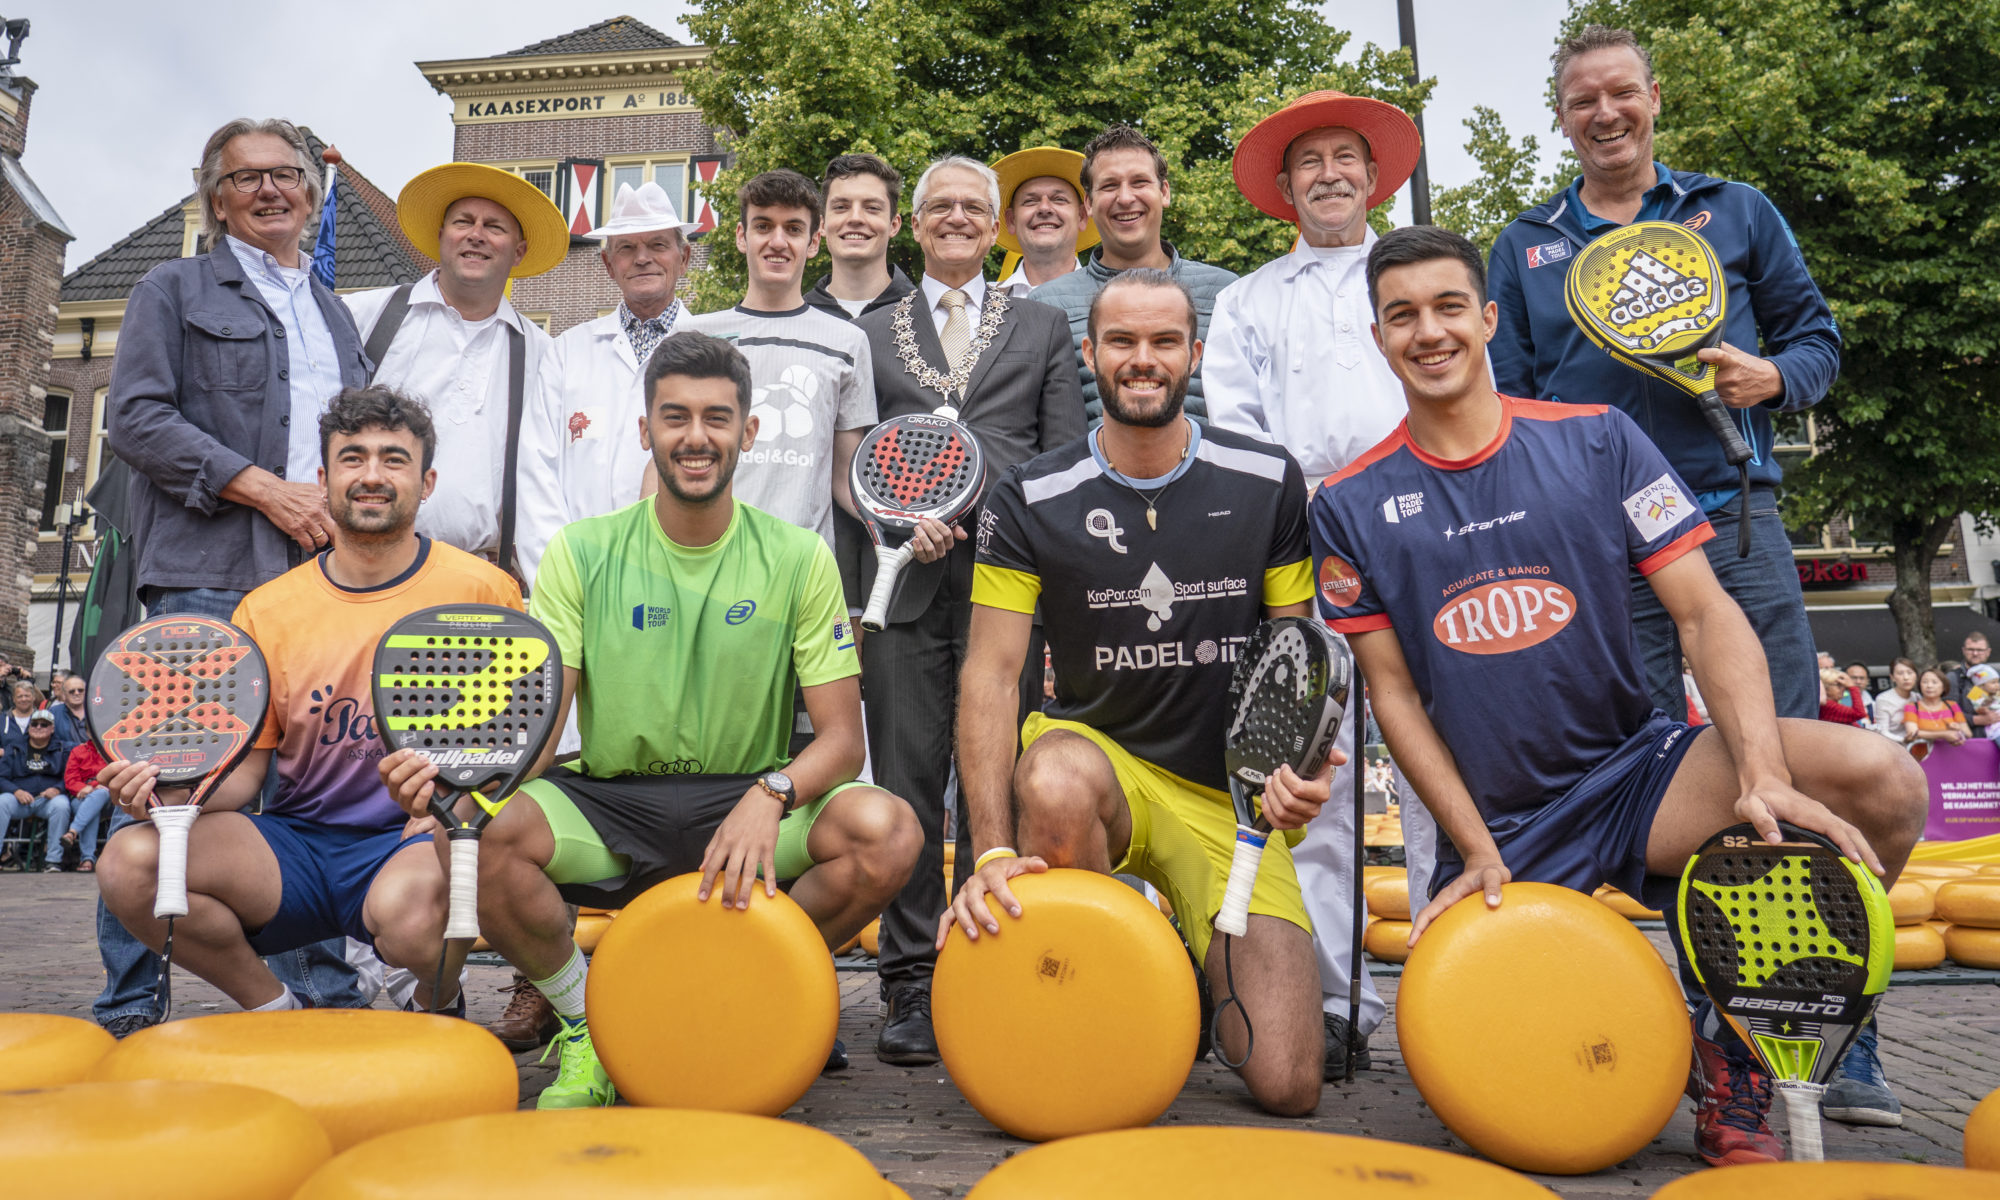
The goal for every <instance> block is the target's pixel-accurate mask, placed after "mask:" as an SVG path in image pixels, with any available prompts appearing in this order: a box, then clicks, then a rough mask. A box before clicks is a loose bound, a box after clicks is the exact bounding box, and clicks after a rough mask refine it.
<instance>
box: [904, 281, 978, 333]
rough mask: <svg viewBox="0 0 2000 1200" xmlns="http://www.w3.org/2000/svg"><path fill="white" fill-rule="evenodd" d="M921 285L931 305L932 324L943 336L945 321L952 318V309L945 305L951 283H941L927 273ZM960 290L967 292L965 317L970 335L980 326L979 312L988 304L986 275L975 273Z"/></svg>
mask: <svg viewBox="0 0 2000 1200" xmlns="http://www.w3.org/2000/svg"><path fill="white" fill-rule="evenodd" d="M919 286H921V287H922V288H923V291H924V303H925V304H928V305H930V314H931V326H932V328H934V329H936V330H937V331H938V336H939V337H943V336H944V323H945V322H946V321H947V320H950V319H951V310H950V309H948V308H946V307H945V306H944V304H943V300H944V294H945V293H946V292H948V291H950V290H951V285H950V284H948V283H939V282H938V281H937V280H935V279H932V278H931V277H930V276H928V275H926V276H924V281H923V283H922V284H920V285H919ZM958 290H959V291H961V292H964V293H965V319H966V321H967V322H968V324H967V326H966V333H967V334H968V335H970V334H971V332H972V331H973V330H975V329H977V328H979V314H980V312H981V311H983V310H984V309H985V306H986V276H985V275H983V274H981V275H974V276H973V277H972V279H971V280H970V281H969V282H967V283H966V284H965V286H963V287H961V288H959V289H958Z"/></svg>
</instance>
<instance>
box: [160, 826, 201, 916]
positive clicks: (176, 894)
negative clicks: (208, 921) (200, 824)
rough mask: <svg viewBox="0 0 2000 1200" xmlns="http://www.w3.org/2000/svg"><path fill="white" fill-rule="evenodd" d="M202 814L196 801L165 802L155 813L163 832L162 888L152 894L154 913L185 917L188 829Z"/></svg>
mask: <svg viewBox="0 0 2000 1200" xmlns="http://www.w3.org/2000/svg"><path fill="white" fill-rule="evenodd" d="M200 815H201V807H200V806H199V805H195V804H165V805H161V806H160V807H158V808H155V809H154V810H153V812H152V818H153V828H154V830H155V831H157V832H158V833H159V835H160V865H159V887H158V889H157V890H156V891H155V892H154V895H153V916H154V918H155V919H163V918H166V917H185V916H187V911H188V893H187V878H188V830H189V829H191V828H193V827H194V819H195V818H196V817H198V816H200Z"/></svg>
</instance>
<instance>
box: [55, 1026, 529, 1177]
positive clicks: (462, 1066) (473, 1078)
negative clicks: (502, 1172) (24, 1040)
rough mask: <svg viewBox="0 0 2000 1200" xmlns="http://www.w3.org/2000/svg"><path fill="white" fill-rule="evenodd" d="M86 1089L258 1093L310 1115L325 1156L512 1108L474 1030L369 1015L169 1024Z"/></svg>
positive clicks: (125, 1051)
mask: <svg viewBox="0 0 2000 1200" xmlns="http://www.w3.org/2000/svg"><path fill="white" fill-rule="evenodd" d="M91 1077H92V1078H94V1079H99V1080H133V1079H184V1080H202V1081H205V1082H210V1083H237V1084H244V1085H247V1086H251V1087H260V1088H266V1089H268V1090H270V1091H273V1092H276V1093H278V1094H279V1095H281V1096H284V1097H286V1098H287V1099H289V1100H291V1101H293V1102H294V1103H296V1104H298V1105H299V1106H300V1107H301V1108H303V1109H305V1110H306V1111H307V1112H309V1113H311V1114H312V1115H313V1117H314V1119H316V1120H317V1121H318V1122H319V1123H320V1125H321V1126H322V1127H323V1128H324V1129H325V1130H326V1133H327V1136H328V1137H329V1138H331V1139H332V1141H333V1148H334V1150H335V1151H336V1152H338V1151H341V1150H345V1149H347V1148H348V1147H349V1146H352V1145H355V1144H357V1143H359V1142H365V1141H367V1140H368V1139H369V1138H372V1137H375V1136H376V1135H378V1134H383V1133H387V1132H389V1131H390V1130H393V1129H407V1128H409V1127H410V1126H412V1125H422V1124H427V1123H429V1122H432V1121H447V1120H450V1119H451V1118H453V1117H463V1116H469V1115H471V1114H474V1113H489V1112H506V1111H508V1110H510V1109H512V1108H513V1107H514V1106H515V1105H516V1104H518V1103H520V1099H521V1081H520V1075H519V1073H518V1072H517V1071H516V1070H515V1068H514V1056H513V1055H511V1054H509V1053H507V1047H505V1046H503V1045H501V1044H500V1039H498V1038H496V1037H494V1036H493V1035H492V1034H490V1033H488V1032H486V1031H485V1030H484V1029H481V1028H480V1027H479V1026H477V1025H474V1024H473V1023H472V1022H470V1021H461V1020H458V1019H456V1018H453V1017H437V1016H431V1015H428V1014H425V1013H405V1012H377V1011H375V1010H373V1009H353V1008H317V1009H305V1010H300V1011H295V1012H271V1013H265V1012H241V1013H226V1014H222V1015H219V1016H212V1017H195V1018H193V1019H192V1020H187V1021H169V1022H167V1023H166V1024H164V1025H155V1026H153V1027H152V1028H151V1029H142V1030H140V1031H139V1032H138V1033H135V1034H133V1035H132V1036H131V1037H128V1038H126V1039H125V1040H124V1041H122V1042H120V1043H118V1047H117V1049H115V1050H113V1051H111V1053H109V1054H107V1055H105V1056H104V1057H103V1059H101V1060H99V1062H98V1064H97V1066H96V1067H95V1068H94V1069H93V1071H92V1073H91Z"/></svg>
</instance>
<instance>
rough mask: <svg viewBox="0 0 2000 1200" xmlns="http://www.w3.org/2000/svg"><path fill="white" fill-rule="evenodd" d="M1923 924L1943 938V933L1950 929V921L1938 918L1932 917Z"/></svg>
mask: <svg viewBox="0 0 2000 1200" xmlns="http://www.w3.org/2000/svg"><path fill="white" fill-rule="evenodd" d="M1924 924H1925V925H1927V926H1929V927H1930V928H1932V929H1935V930H1937V931H1938V934H1939V936H1943V934H1944V931H1945V930H1947V929H1950V928H1951V922H1950V921H1946V920H1943V919H1942V918H1939V917H1932V918H1931V919H1930V920H1928V921H1925V922H1924Z"/></svg>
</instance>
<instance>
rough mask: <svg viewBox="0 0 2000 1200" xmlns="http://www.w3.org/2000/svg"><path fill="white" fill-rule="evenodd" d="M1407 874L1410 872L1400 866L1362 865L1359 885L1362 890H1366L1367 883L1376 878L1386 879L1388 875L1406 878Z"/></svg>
mask: <svg viewBox="0 0 2000 1200" xmlns="http://www.w3.org/2000/svg"><path fill="white" fill-rule="evenodd" d="M1409 874H1410V873H1409V872H1408V871H1407V870H1405V869H1404V868H1402V867H1362V868H1361V887H1362V890H1363V891H1366V890H1367V887H1368V885H1369V884H1371V883H1373V882H1375V881H1376V880H1377V879H1388V878H1389V877H1391V876H1394V875H1401V876H1403V877H1404V878H1405V879H1407V878H1409Z"/></svg>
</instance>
